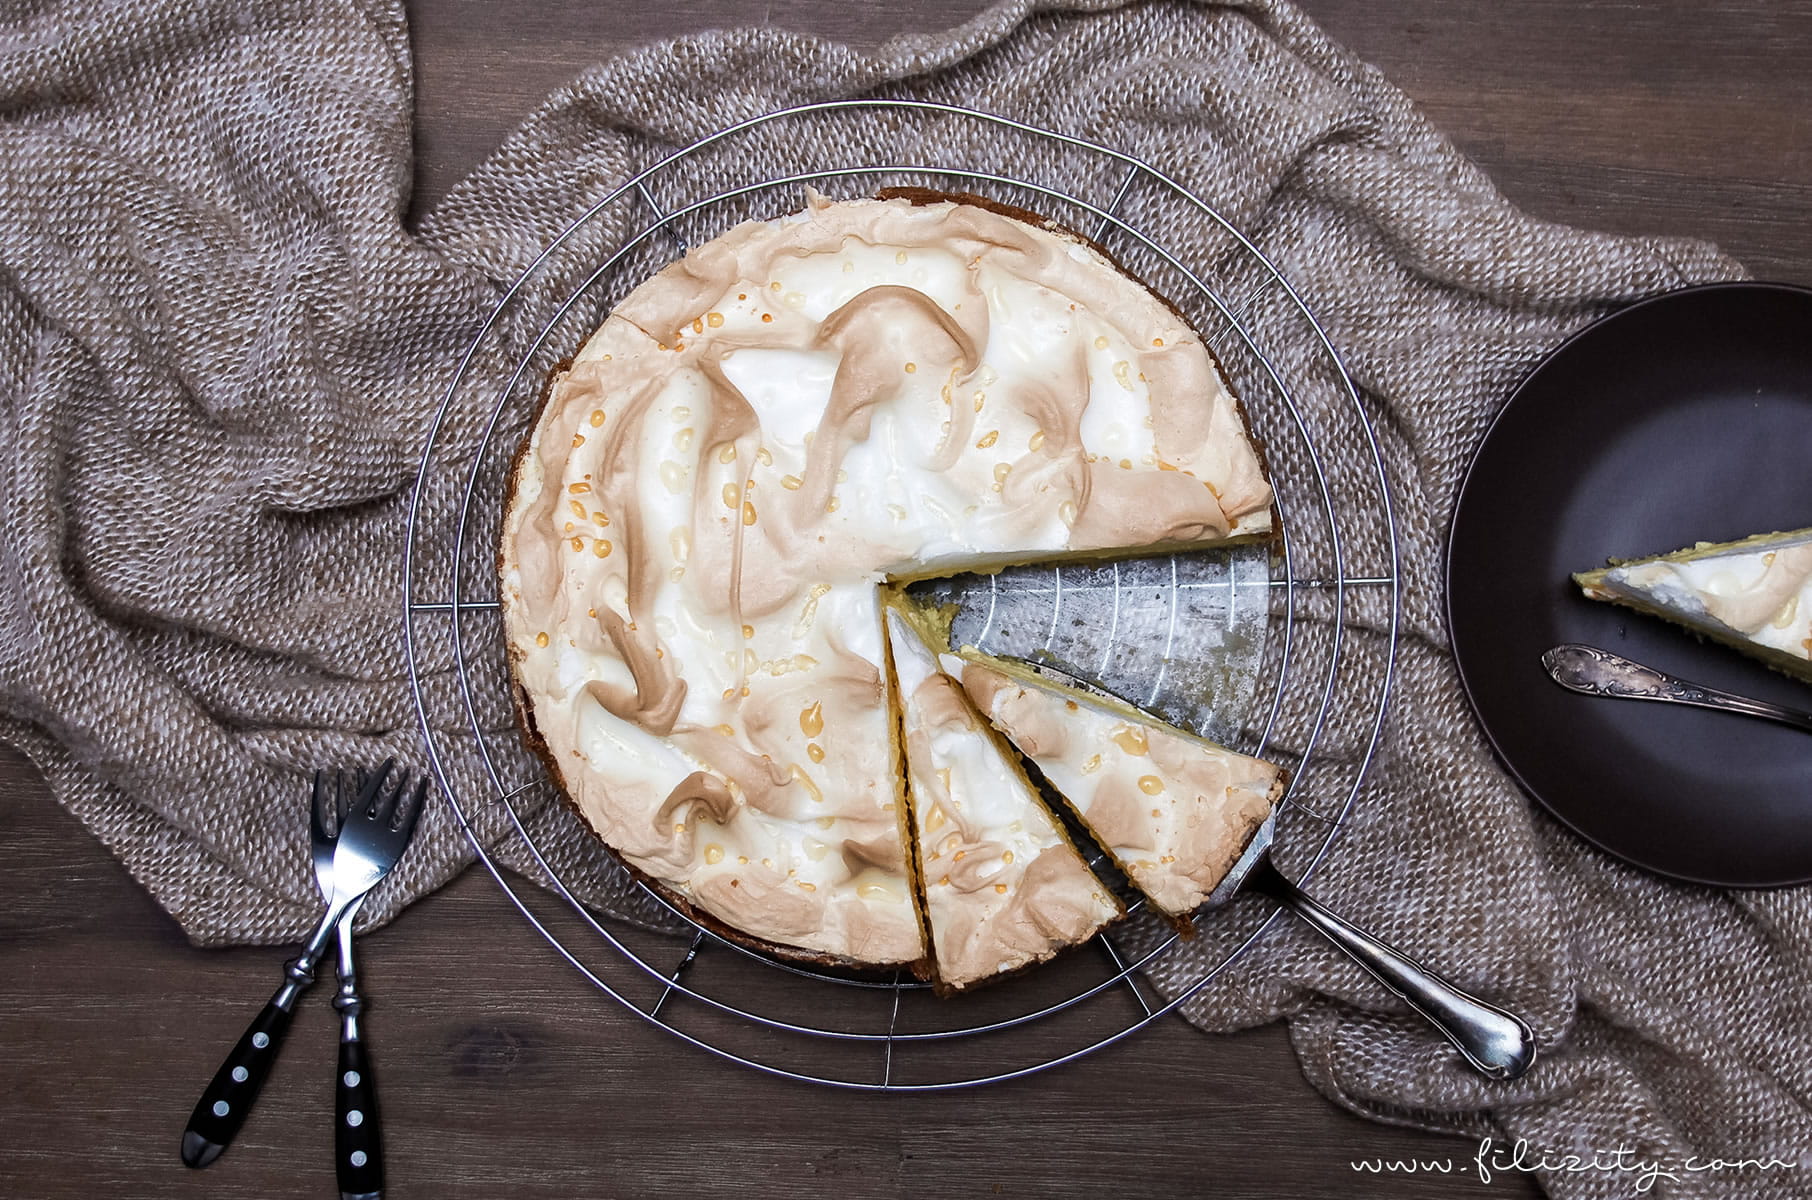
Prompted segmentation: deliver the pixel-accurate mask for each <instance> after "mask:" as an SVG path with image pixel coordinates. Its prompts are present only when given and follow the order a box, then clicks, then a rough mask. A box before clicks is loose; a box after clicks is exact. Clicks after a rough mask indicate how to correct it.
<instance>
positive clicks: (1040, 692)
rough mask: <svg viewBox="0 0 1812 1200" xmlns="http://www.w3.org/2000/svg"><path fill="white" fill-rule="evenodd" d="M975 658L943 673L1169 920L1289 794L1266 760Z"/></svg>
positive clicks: (952, 662)
mask: <svg viewBox="0 0 1812 1200" xmlns="http://www.w3.org/2000/svg"><path fill="white" fill-rule="evenodd" d="M969 653H970V652H968V651H965V655H964V656H963V657H959V656H957V655H954V654H946V655H944V656H942V658H941V660H940V661H941V663H942V665H943V667H944V670H946V671H948V672H949V673H950V674H951V675H952V676H953V677H955V678H958V679H961V680H962V684H963V688H964V690H966V691H967V692H968V694H969V698H970V699H971V700H973V701H974V702H975V706H976V707H977V708H979V709H980V710H981V711H982V713H983V714H985V715H986V716H987V718H988V719H989V720H990V721H992V722H993V723H994V726H995V728H997V729H999V730H1000V731H1001V732H1002V733H1004V734H1005V735H1006V736H1007V739H1008V740H1009V741H1011V742H1012V743H1013V745H1014V746H1016V747H1018V749H1019V752H1020V753H1021V754H1023V755H1025V756H1026V757H1027V758H1029V759H1031V760H1032V761H1033V762H1034V763H1036V764H1038V769H1039V771H1041V772H1042V773H1043V774H1044V777H1045V779H1046V780H1048V781H1049V782H1050V784H1051V786H1052V787H1054V788H1056V789H1057V791H1058V792H1059V793H1060V794H1061V795H1062V796H1063V798H1064V800H1066V801H1067V802H1068V803H1069V805H1070V807H1071V808H1072V809H1074V810H1075V813H1076V815H1077V816H1078V817H1080V818H1081V819H1082V821H1083V823H1084V824H1085V825H1087V826H1088V829H1089V832H1090V833H1091V834H1093V835H1094V837H1095V840H1096V841H1097V842H1099V843H1100V844H1101V845H1102V847H1103V848H1105V849H1106V850H1107V851H1108V853H1109V854H1110V855H1112V856H1113V859H1114V862H1115V863H1116V865H1118V866H1119V867H1120V869H1121V870H1123V871H1124V872H1126V876H1127V878H1128V879H1130V880H1132V882H1133V883H1134V885H1135V886H1137V887H1138V889H1139V890H1140V891H1142V892H1144V893H1145V894H1146V895H1147V896H1148V897H1150V898H1151V901H1152V903H1153V904H1155V905H1156V906H1157V907H1158V908H1160V909H1161V910H1163V911H1164V912H1165V913H1167V914H1169V915H1171V916H1173V917H1184V916H1187V915H1188V914H1189V913H1191V912H1193V911H1194V910H1195V909H1196V908H1197V907H1199V906H1200V905H1201V903H1202V902H1203V901H1204V900H1206V899H1207V898H1208V896H1209V895H1210V894H1211V893H1212V892H1213V891H1214V889H1215V887H1216V885H1218V884H1219V883H1220V882H1221V880H1222V879H1224V878H1225V877H1226V875H1227V872H1228V871H1229V870H1231V869H1232V868H1233V864H1234V863H1235V862H1237V861H1238V860H1239V856H1240V854H1241V853H1242V852H1243V851H1244V850H1245V848H1246V843H1247V842H1248V841H1250V840H1251V838H1252V835H1253V833H1255V832H1256V831H1257V829H1258V827H1259V826H1260V825H1262V824H1263V823H1264V820H1265V818H1266V817H1268V816H1270V814H1271V808H1272V806H1273V805H1274V804H1275V803H1276V800H1277V798H1278V796H1280V795H1281V794H1282V792H1283V772H1282V770H1281V769H1280V768H1278V767H1275V766H1273V765H1272V764H1270V763H1267V762H1263V761H1261V760H1259V759H1256V758H1251V757H1248V756H1246V755H1244V754H1237V753H1235V752H1234V751H1232V750H1228V749H1226V748H1225V747H1223V746H1217V745H1215V744H1214V743H1213V742H1209V741H1205V740H1203V739H1202V738H1198V737H1193V736H1191V735H1189V734H1186V733H1183V732H1182V731H1180V730H1176V729H1172V728H1170V727H1168V726H1165V725H1160V724H1158V723H1157V722H1156V721H1155V720H1153V719H1151V718H1150V717H1147V716H1145V715H1144V714H1143V713H1140V712H1138V711H1137V710H1134V709H1132V708H1130V707H1128V708H1120V707H1115V706H1109V705H1107V704H1105V703H1104V702H1102V701H1100V700H1097V699H1095V698H1094V697H1093V696H1090V695H1088V694H1087V693H1085V692H1081V691H1075V690H1072V689H1059V688H1057V687H1054V686H1053V685H1051V684H1048V683H1045V682H1043V681H1042V680H1035V679H1033V678H1032V677H1031V676H1030V675H1026V676H1024V677H1020V675H1019V674H1018V673H1010V669H1002V668H1003V667H1005V664H999V665H990V664H987V663H983V662H980V661H975V660H974V659H973V658H970V657H968V655H969Z"/></svg>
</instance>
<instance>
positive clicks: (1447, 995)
mask: <svg viewBox="0 0 1812 1200" xmlns="http://www.w3.org/2000/svg"><path fill="white" fill-rule="evenodd" d="M1247 885H1248V886H1249V887H1252V888H1255V889H1257V890H1258V891H1260V892H1263V893H1264V894H1265V895H1267V896H1269V897H1271V898H1272V899H1273V900H1275V901H1277V902H1278V903H1279V904H1282V905H1283V906H1284V907H1285V908H1288V909H1289V910H1290V911H1291V912H1293V913H1295V914H1296V915H1297V916H1299V917H1301V918H1302V919H1303V920H1304V921H1307V922H1308V923H1309V924H1310V925H1312V926H1314V927H1315V929H1316V930H1317V931H1319V932H1320V933H1321V934H1322V936H1324V937H1326V938H1327V939H1328V941H1330V942H1332V943H1334V945H1336V946H1338V947H1339V948H1340V949H1341V950H1343V951H1345V953H1346V954H1347V956H1348V957H1349V958H1351V959H1352V960H1353V961H1354V962H1356V963H1358V964H1359V965H1360V966H1362V967H1364V968H1365V969H1366V970H1367V971H1368V972H1370V973H1371V975H1372V976H1373V977H1374V978H1375V979H1377V981H1378V982H1379V983H1381V984H1383V985H1384V986H1385V987H1386V988H1387V989H1389V990H1390V991H1391V992H1392V993H1394V994H1395V995H1397V996H1399V997H1400V998H1401V999H1402V1000H1403V1002H1404V1003H1405V1004H1408V1005H1409V1006H1410V1007H1411V1008H1413V1009H1415V1010H1416V1012H1418V1013H1420V1014H1421V1015H1422V1017H1423V1018H1424V1019H1425V1020H1427V1021H1428V1023H1429V1024H1431V1025H1433V1026H1434V1027H1435V1028H1436V1029H1438V1030H1440V1032H1441V1034H1442V1035H1443V1036H1444V1037H1446V1039H1447V1040H1448V1041H1450V1042H1452V1043H1453V1045H1454V1048H1455V1049H1457V1050H1458V1051H1459V1052H1460V1054H1461V1055H1462V1056H1463V1057H1464V1058H1465V1059H1466V1061H1467V1062H1469V1063H1471V1064H1472V1066H1473V1067H1474V1069H1476V1070H1477V1071H1478V1072H1479V1073H1480V1074H1482V1075H1485V1076H1486V1077H1488V1078H1491V1079H1515V1078H1517V1077H1518V1076H1520V1075H1521V1074H1523V1072H1525V1071H1527V1070H1528V1069H1529V1068H1530V1067H1531V1066H1532V1065H1534V1063H1535V1034H1534V1032H1533V1031H1532V1030H1531V1029H1530V1028H1529V1026H1528V1025H1527V1024H1526V1023H1525V1022H1524V1021H1523V1020H1522V1018H1521V1017H1517V1016H1515V1015H1513V1014H1511V1013H1507V1012H1505V1011H1504V1010H1503V1009H1501V1008H1498V1007H1497V1006H1496V1005H1492V1004H1487V1003H1485V1002H1484V1001H1483V1000H1480V999H1479V998H1478V997H1476V996H1472V995H1469V994H1468V993H1466V992H1463V991H1461V990H1460V989H1459V988H1457V987H1455V986H1454V985H1453V984H1451V983H1449V982H1447V980H1445V979H1443V978H1441V977H1440V976H1439V975H1437V974H1435V973H1434V972H1433V971H1430V970H1429V969H1428V968H1427V967H1424V966H1423V965H1422V964H1421V963H1418V962H1416V961H1415V960H1414V959H1412V958H1410V957H1409V956H1408V955H1406V954H1404V953H1402V952H1401V951H1399V950H1397V949H1395V948H1393V947H1391V946H1388V945H1386V944H1385V943H1384V942H1381V941H1379V940H1378V939H1377V938H1375V937H1373V936H1372V935H1371V934H1369V933H1367V932H1365V931H1364V930H1363V929H1360V928H1359V927H1358V926H1357V925H1354V924H1353V923H1352V922H1351V921H1348V920H1347V919H1346V918H1344V917H1342V916H1340V914H1338V913H1336V912H1334V911H1333V910H1331V909H1329V908H1327V907H1326V906H1325V905H1323V904H1322V903H1321V902H1320V901H1318V900H1316V899H1315V898H1314V897H1313V896H1310V895H1309V894H1308V893H1306V892H1304V891H1303V890H1302V889H1301V888H1299V887H1297V886H1296V885H1295V884H1293V883H1291V882H1290V881H1289V880H1288V879H1285V878H1284V877H1283V876H1282V875H1281V874H1279V873H1278V871H1277V869H1276V868H1275V867H1273V866H1271V864H1270V862H1269V861H1265V862H1261V863H1259V864H1258V866H1257V868H1256V869H1255V870H1254V871H1253V872H1252V875H1251V877H1250V878H1249V880H1248V883H1247Z"/></svg>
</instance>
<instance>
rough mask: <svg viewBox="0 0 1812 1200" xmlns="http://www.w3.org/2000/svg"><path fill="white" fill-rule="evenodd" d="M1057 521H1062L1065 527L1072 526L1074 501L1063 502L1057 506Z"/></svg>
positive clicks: (1074, 508)
mask: <svg viewBox="0 0 1812 1200" xmlns="http://www.w3.org/2000/svg"><path fill="white" fill-rule="evenodd" d="M1057 519H1058V520H1059V521H1062V522H1063V523H1064V525H1066V526H1068V525H1074V524H1075V523H1076V502H1075V501H1074V500H1065V501H1064V502H1063V503H1062V504H1059V505H1058V506H1057Z"/></svg>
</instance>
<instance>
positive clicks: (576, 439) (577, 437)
mask: <svg viewBox="0 0 1812 1200" xmlns="http://www.w3.org/2000/svg"><path fill="white" fill-rule="evenodd" d="M584 444H585V435H584V434H582V433H575V434H573V449H574V450H577V449H578V448H579V447H580V446H583V445H584Z"/></svg>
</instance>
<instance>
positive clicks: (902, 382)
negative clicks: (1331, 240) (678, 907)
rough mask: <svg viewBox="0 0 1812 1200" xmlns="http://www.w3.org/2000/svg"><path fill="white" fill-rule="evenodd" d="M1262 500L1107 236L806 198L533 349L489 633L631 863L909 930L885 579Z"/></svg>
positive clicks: (1195, 350) (861, 932)
mask: <svg viewBox="0 0 1812 1200" xmlns="http://www.w3.org/2000/svg"><path fill="white" fill-rule="evenodd" d="M1270 520H1271V515H1270V489H1269V486H1268V485H1267V484H1266V482H1265V479H1264V476H1263V473H1262V471H1261V469H1260V466H1259V463H1258V459H1257V456H1256V455H1255V454H1254V452H1253V449H1252V446H1251V445H1250V443H1249V441H1248V440H1247V437H1246V434H1245V429H1244V426H1243V423H1242V421H1241V418H1240V415H1239V413H1238V410H1237V407H1236V405H1235V403H1234V401H1233V398H1232V396H1231V394H1230V393H1229V392H1228V391H1227V388H1226V386H1225V384H1224V383H1223V382H1222V381H1221V379H1220V376H1219V373H1218V372H1217V371H1216V369H1215V367H1214V364H1213V362H1212V360H1211V359H1210V357H1209V355H1208V353H1207V351H1206V350H1205V348H1204V347H1203V346H1202V344H1201V341H1200V339H1199V338H1198V337H1197V336H1196V335H1195V333H1194V332H1193V331H1192V330H1190V329H1189V328H1188V327H1187V325H1186V324H1185V323H1183V321H1182V320H1181V319H1180V318H1179V317H1177V316H1176V315H1175V314H1174V313H1173V312H1172V311H1171V310H1170V309H1168V308H1167V307H1165V306H1164V305H1163V304H1162V303H1161V302H1160V301H1158V300H1157V299H1156V298H1155V297H1153V296H1152V295H1151V294H1150V293H1149V292H1147V291H1146V290H1145V289H1144V288H1143V287H1141V286H1140V285H1139V284H1137V283H1136V282H1135V281H1133V280H1132V279H1130V278H1129V277H1127V276H1126V275H1124V274H1123V273H1122V272H1121V271H1119V270H1118V269H1117V268H1116V267H1114V266H1113V265H1112V264H1111V263H1110V262H1108V261H1107V260H1106V259H1105V258H1103V257H1102V256H1101V255H1100V254H1099V253H1098V252H1097V251H1095V250H1094V249H1092V248H1090V247H1089V246H1087V245H1086V244H1084V243H1082V242H1080V241H1078V240H1076V239H1074V238H1070V237H1067V236H1064V235H1061V234H1059V233H1056V232H1053V231H1051V230H1049V229H1042V228H1038V227H1036V226H1034V225H1032V224H1029V223H1027V222H1025V221H1021V220H1017V219H1014V218H1012V217H1008V216H1005V215H1002V214H1000V213H997V212H994V211H991V210H990V209H987V208H984V207H980V206H977V205H972V204H966V203H951V202H941V203H930V204H913V203H909V202H908V201H906V200H903V199H901V200H886V201H881V200H857V201H848V202H842V203H832V202H830V201H828V200H825V199H823V198H822V197H818V196H813V197H811V202H810V205H809V206H808V208H807V209H806V210H805V211H803V212H800V213H797V214H794V215H792V216H789V217H786V218H782V219H780V220H776V221H766V222H750V223H747V224H744V225H740V226H737V227H736V228H734V229H732V230H730V231H729V232H727V233H725V234H724V235H722V236H721V237H719V238H717V239H715V240H713V241H710V242H707V243H705V244H702V245H699V246H697V247H695V248H694V249H692V250H691V251H690V252H689V253H688V254H687V255H686V256H685V257H684V258H683V259H681V260H680V261H678V262H675V263H673V264H671V265H669V266H668V267H667V268H665V269H664V270H662V271H661V272H660V273H659V274H657V275H656V276H654V277H653V278H651V279H650V280H648V281H646V282H645V283H643V284H642V285H640V286H639V287H637V288H636V289H635V290H634V291H632V292H631V293H630V294H629V295H628V296H627V297H626V298H625V299H624V300H623V301H622V303H621V304H619V305H618V306H617V308H616V309H615V311H613V312H612V313H611V314H610V316H609V318H608V319H607V320H606V321H605V322H604V324H603V326H602V327H601V328H600V329H599V330H598V332H597V333H596V334H595V335H594V336H593V337H592V338H591V339H590V340H589V341H588V342H587V343H586V345H585V346H584V348H583V349H581V351H580V352H579V354H578V355H577V357H576V358H575V359H574V361H573V363H572V365H571V367H570V368H569V369H568V370H566V371H565V372H563V373H562V374H560V375H558V376H557V377H556V378H555V379H554V380H553V382H552V385H551V387H550V389H549V395H548V399H547V403H546V405H545V407H544V408H543V410H542V412H541V414H540V417H539V419H538V420H537V422H536V424H535V427H534V429H533V430H532V432H531V434H530V437H529V440H528V443H527V445H526V448H525V451H524V453H523V456H522V458H521V461H520V464H519V468H518V471H517V475H516V479H515V485H514V491H513V494H512V495H511V497H510V500H509V505H508V508H507V511H506V514H505V519H504V527H503V536H502V547H501V555H500V563H501V569H500V579H501V595H502V604H503V611H504V620H505V633H506V638H507V642H508V647H509V655H510V659H511V662H512V665H513V669H514V672H515V677H516V680H517V683H518V686H519V688H520V690H521V694H522V696H523V698H524V703H525V708H526V710H527V712H528V714H529V717H530V719H531V720H532V725H533V732H534V735H535V736H536V737H538V738H539V739H540V741H541V743H542V744H543V746H544V749H545V751H546V755H547V757H548V759H549V761H550V762H551V763H552V764H554V766H555V767H556V769H557V774H558V780H559V782H560V784H561V785H562V787H563V788H564V789H565V791H566V793H567V794H568V796H569V797H570V798H571V799H572V801H573V802H574V804H575V805H576V807H577V808H578V810H579V811H580V812H581V814H582V815H583V816H584V818H585V819H586V821H587V822H588V823H589V824H590V825H591V826H592V828H593V829H594V831H595V832H596V833H597V834H598V835H599V836H600V837H601V838H602V839H603V840H604V841H605V842H606V843H608V844H609V845H610V846H612V847H613V848H614V849H615V850H616V851H617V852H618V853H619V854H620V855H621V856H622V857H623V858H624V859H625V860H626V861H627V862H628V863H629V864H630V865H631V866H632V867H634V868H635V869H636V870H638V871H640V872H641V873H642V874H643V875H644V876H646V877H648V878H649V879H651V880H652V881H654V882H655V883H656V884H657V885H658V886H661V887H664V888H666V889H668V890H669V892H670V893H671V894H675V895H677V896H679V897H680V898H682V899H683V900H685V901H686V902H687V903H690V904H692V905H694V906H695V907H696V908H698V909H700V910H702V911H704V912H705V913H708V914H710V915H711V916H714V917H716V918H718V919H720V920H722V921H723V922H725V923H727V924H729V925H731V926H734V927H735V928H737V929H739V930H742V931H744V932H746V933H748V934H749V935H751V936H753V937H756V938H759V939H762V940H763V941H765V942H769V943H774V944H778V945H780V946H782V947H787V948H792V949H794V950H797V951H800V952H802V953H805V954H808V955H815V956H829V957H833V958H837V959H842V960H848V961H852V962H860V963H877V964H884V963H910V962H913V961H915V960H918V959H920V958H921V957H922V956H923V954H924V946H923V942H922V938H921V936H920V922H919V917H918V911H917V908H916V901H915V898H914V889H913V887H912V881H911V879H910V878H909V871H908V866H907V863H908V859H909V855H908V854H907V852H906V850H907V841H906V838H907V836H908V834H907V831H906V827H905V824H904V823H905V821H906V819H907V813H906V807H907V806H906V805H905V804H904V803H903V794H902V769H901V768H902V764H901V762H900V755H899V751H898V748H897V746H896V743H895V736H894V733H895V730H894V718H893V713H892V709H891V705H890V702H889V696H888V691H889V689H888V687H887V675H886V672H887V656H886V651H885V645H884V634H883V629H882V617H881V605H880V601H879V598H878V596H877V591H876V586H877V584H879V583H881V582H883V581H886V580H890V579H891V580H900V579H909V578H922V577H926V576H932V575H940V574H947V573H951V572H955V571H961V570H973V569H989V568H992V567H996V566H999V565H1003V564H1006V563H1010V562H1022V561H1034V560H1039V559H1049V558H1053V557H1057V558H1061V557H1063V556H1067V555H1079V554H1088V555H1096V554H1100V553H1104V552H1126V551H1132V550H1142V549H1148V548H1156V547H1174V546H1184V545H1196V544H1206V543H1219V542H1222V541H1225V540H1226V539H1228V538H1234V537H1248V536H1256V535H1260V534H1263V533H1265V532H1266V531H1268V530H1269V528H1270Z"/></svg>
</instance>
